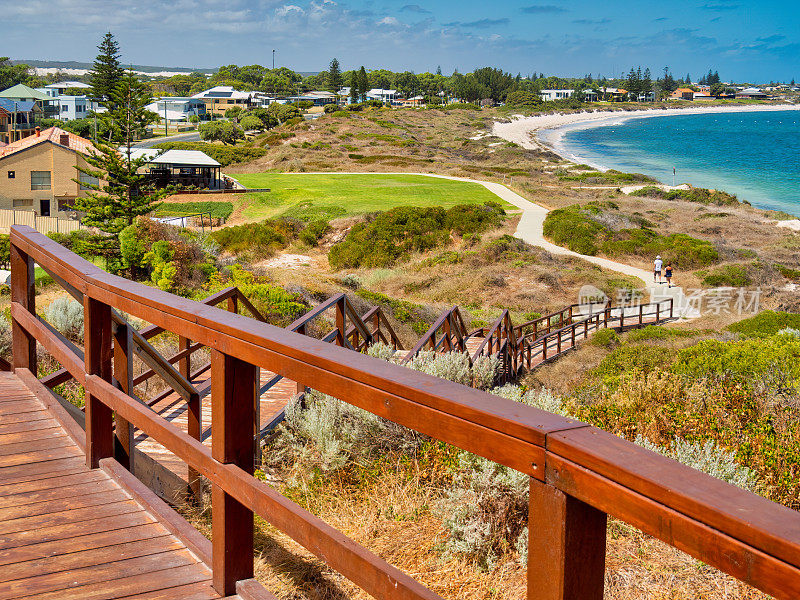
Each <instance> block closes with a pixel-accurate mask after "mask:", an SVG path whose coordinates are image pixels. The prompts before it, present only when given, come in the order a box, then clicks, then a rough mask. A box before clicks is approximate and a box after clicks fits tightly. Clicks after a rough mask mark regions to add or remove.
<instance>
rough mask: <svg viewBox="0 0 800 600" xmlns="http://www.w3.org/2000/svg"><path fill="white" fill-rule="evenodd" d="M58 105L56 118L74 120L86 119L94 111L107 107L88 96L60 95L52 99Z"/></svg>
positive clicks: (101, 110) (102, 110) (100, 110)
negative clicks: (99, 104)
mask: <svg viewBox="0 0 800 600" xmlns="http://www.w3.org/2000/svg"><path fill="white" fill-rule="evenodd" d="M51 102H52V103H54V104H55V106H56V109H57V110H56V113H55V114H56V116H55V118H56V119H59V120H61V121H73V120H75V119H86V118H87V117H89V115H90V114H91V113H92V112H105V111H106V110H107V109H106V108H104V107H102V106H98V105H97V102H95V101H94V100H92V99H91V98H89V97H88V96H58V97H56V98H54V99H53V100H51Z"/></svg>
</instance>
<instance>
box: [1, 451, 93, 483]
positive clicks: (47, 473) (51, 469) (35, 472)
mask: <svg viewBox="0 0 800 600" xmlns="http://www.w3.org/2000/svg"><path fill="white" fill-rule="evenodd" d="M86 471H87V469H86V459H85V458H84V457H83V456H71V457H68V458H60V459H54V460H49V461H43V462H39V463H35V464H29V465H16V466H11V467H3V468H0V484H10V483H22V482H24V481H33V480H38V479H45V478H49V477H60V476H62V475H70V474H72V473H85V472H86Z"/></svg>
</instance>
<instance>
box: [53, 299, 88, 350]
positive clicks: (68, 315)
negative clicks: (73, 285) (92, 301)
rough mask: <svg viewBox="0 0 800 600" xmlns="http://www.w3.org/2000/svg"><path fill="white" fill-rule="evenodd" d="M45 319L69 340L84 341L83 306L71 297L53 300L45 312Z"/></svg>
mask: <svg viewBox="0 0 800 600" xmlns="http://www.w3.org/2000/svg"><path fill="white" fill-rule="evenodd" d="M44 319H45V321H47V322H48V323H50V325H52V326H53V327H55V328H56V329H57V330H58V331H60V332H61V333H63V334H64V336H65V337H67V338H68V339H70V340H72V341H74V342H79V341H82V340H83V306H82V305H81V303H80V302H78V301H76V300H74V299H73V298H71V297H69V296H61V297H59V298H56V299H55V300H53V301H52V302H51V303H50V304H49V305H48V306H47V308H46V309H45V310H44Z"/></svg>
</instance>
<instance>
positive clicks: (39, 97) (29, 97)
mask: <svg viewBox="0 0 800 600" xmlns="http://www.w3.org/2000/svg"><path fill="white" fill-rule="evenodd" d="M0 98H6V99H7V100H13V101H16V102H38V103H39V106H40V107H42V106H43V104H41V103H42V102H47V101H48V100H50V96H48V95H47V94H45V93H43V92H40V91H39V90H34V89H33V88H29V87H28V86H27V85H23V84H21V83H18V84H17V85H14V86H12V87H10V88H7V89H5V90H3V91H2V92H0Z"/></svg>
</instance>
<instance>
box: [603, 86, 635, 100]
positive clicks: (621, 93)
mask: <svg viewBox="0 0 800 600" xmlns="http://www.w3.org/2000/svg"><path fill="white" fill-rule="evenodd" d="M599 91H600V96H601V99H602V100H606V101H610V102H625V101H626V100H627V99H628V90H624V89H622V88H612V87H604V88H600V90H599Z"/></svg>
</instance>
